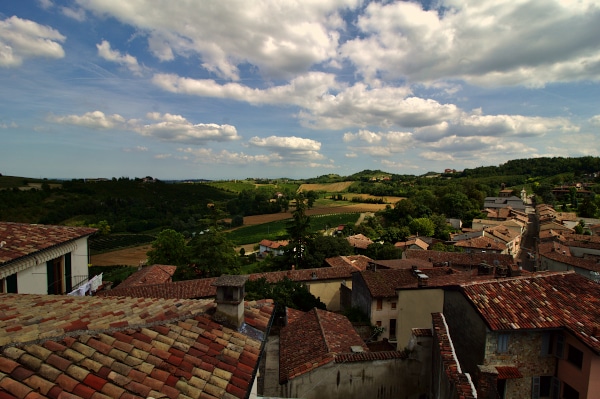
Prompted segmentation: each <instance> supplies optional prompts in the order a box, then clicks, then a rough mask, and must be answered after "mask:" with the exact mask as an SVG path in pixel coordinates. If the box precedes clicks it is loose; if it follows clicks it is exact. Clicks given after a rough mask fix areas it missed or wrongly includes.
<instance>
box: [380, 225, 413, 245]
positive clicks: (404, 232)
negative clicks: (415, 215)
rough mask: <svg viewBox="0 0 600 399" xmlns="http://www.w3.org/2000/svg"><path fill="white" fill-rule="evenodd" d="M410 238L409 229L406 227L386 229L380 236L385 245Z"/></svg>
mask: <svg viewBox="0 0 600 399" xmlns="http://www.w3.org/2000/svg"><path fill="white" fill-rule="evenodd" d="M409 236H410V229H409V228H408V227H407V226H402V227H388V228H387V229H385V231H384V232H383V234H382V235H381V239H382V240H383V241H385V242H387V243H390V244H395V243H397V242H399V241H406V239H407V238H408V237H409Z"/></svg>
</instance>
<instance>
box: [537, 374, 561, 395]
mask: <svg viewBox="0 0 600 399" xmlns="http://www.w3.org/2000/svg"><path fill="white" fill-rule="evenodd" d="M559 392H560V381H559V380H558V378H556V377H553V376H549V375H542V376H539V377H538V376H536V377H533V378H532V385H531V397H532V399H542V398H550V399H559V398H558V393H559Z"/></svg>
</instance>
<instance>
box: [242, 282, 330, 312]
mask: <svg viewBox="0 0 600 399" xmlns="http://www.w3.org/2000/svg"><path fill="white" fill-rule="evenodd" d="M245 289H246V299H247V300H257V299H272V300H273V301H274V302H275V304H276V307H277V309H278V310H284V309H285V307H289V308H293V309H298V310H302V311H308V310H311V309H312V308H319V309H326V306H325V304H324V303H323V302H321V300H320V299H319V298H316V297H315V296H314V295H313V294H311V293H310V291H309V290H308V288H307V287H306V285H304V284H302V283H299V282H296V281H293V280H290V279H289V278H287V277H284V278H283V280H281V281H278V282H277V283H268V282H267V280H266V279H265V278H264V277H263V278H260V279H257V280H249V281H247V282H246V287H245Z"/></svg>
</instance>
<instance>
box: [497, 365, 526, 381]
mask: <svg viewBox="0 0 600 399" xmlns="http://www.w3.org/2000/svg"><path fill="white" fill-rule="evenodd" d="M496 370H498V379H499V380H509V379H512V378H523V374H521V372H520V371H519V369H518V368H516V367H511V366H496Z"/></svg>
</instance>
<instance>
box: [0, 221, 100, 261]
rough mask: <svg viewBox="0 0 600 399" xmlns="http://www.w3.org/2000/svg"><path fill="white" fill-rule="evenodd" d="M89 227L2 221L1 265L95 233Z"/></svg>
mask: <svg viewBox="0 0 600 399" xmlns="http://www.w3.org/2000/svg"><path fill="white" fill-rule="evenodd" d="M96 231H97V229H93V228H89V227H70V226H52V225H41V224H25V223H11V222H0V241H4V242H5V243H6V244H4V246H3V247H2V248H0V266H1V265H3V264H5V263H8V262H12V261H14V260H16V259H19V258H22V257H24V256H27V255H31V254H33V253H35V252H38V251H42V250H45V249H49V248H52V247H54V246H56V245H59V244H64V243H66V242H69V241H73V240H76V239H79V238H81V237H86V236H89V235H92V234H94V233H95V232H96Z"/></svg>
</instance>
